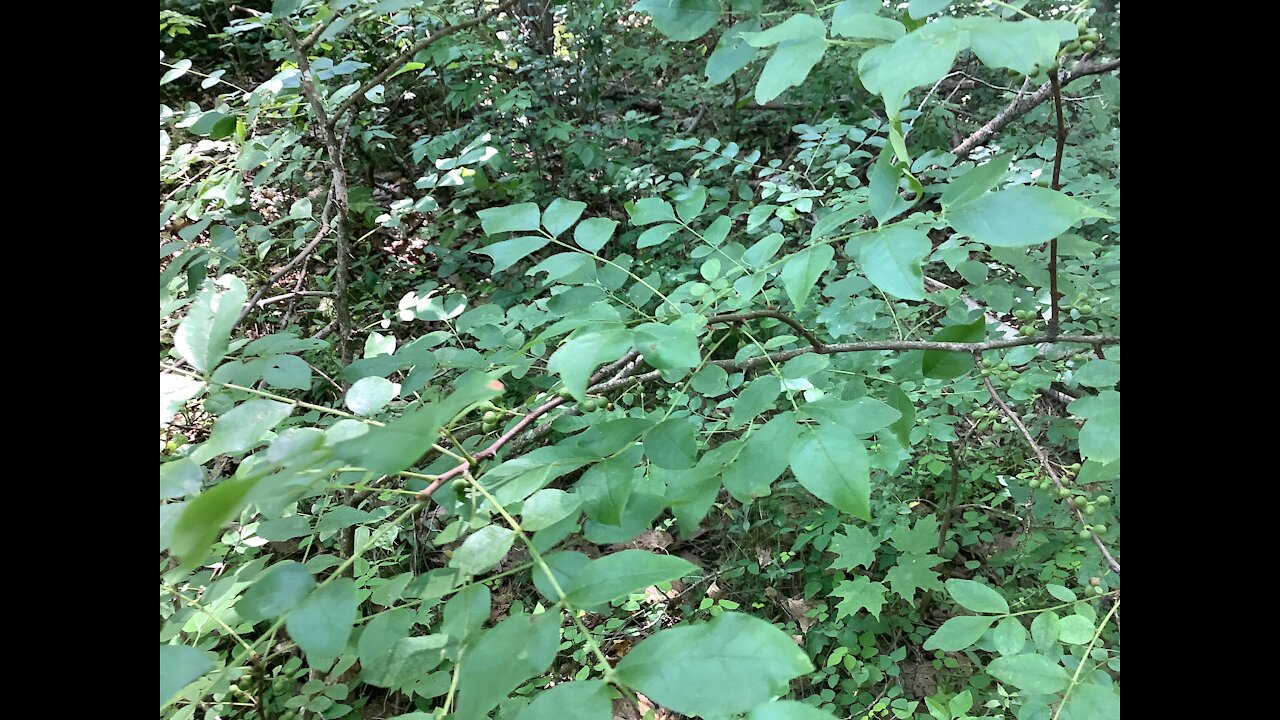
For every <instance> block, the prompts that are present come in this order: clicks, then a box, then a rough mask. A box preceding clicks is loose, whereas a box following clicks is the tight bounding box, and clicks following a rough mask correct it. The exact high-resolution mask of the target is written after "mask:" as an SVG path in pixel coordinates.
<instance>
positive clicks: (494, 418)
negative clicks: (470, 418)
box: [481, 410, 498, 423]
mask: <svg viewBox="0 0 1280 720" xmlns="http://www.w3.org/2000/svg"><path fill="white" fill-rule="evenodd" d="M481 419H482V420H484V421H485V422H487V423H496V422H498V413H496V412H494V411H492V410H490V411H489V412H487V413H485V414H484V417H483V418H481Z"/></svg>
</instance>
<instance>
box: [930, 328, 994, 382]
mask: <svg viewBox="0 0 1280 720" xmlns="http://www.w3.org/2000/svg"><path fill="white" fill-rule="evenodd" d="M986 336H987V321H986V319H984V318H981V317H980V318H978V319H977V320H974V321H973V322H971V323H969V324H968V325H952V326H950V327H945V328H943V329H941V330H939V331H938V332H936V333H934V334H933V337H931V338H929V339H930V340H932V341H934V342H963V343H976V342H982V340H983V339H984V338H985V337H986ZM972 368H973V355H972V354H971V353H967V352H950V351H948V350H926V351H924V357H923V358H921V360H920V369H921V370H923V371H924V376H925V377H930V378H937V379H940V380H950V379H952V378H958V377H960V376H961V375H964V374H965V373H967V372H969V370H971V369H972Z"/></svg>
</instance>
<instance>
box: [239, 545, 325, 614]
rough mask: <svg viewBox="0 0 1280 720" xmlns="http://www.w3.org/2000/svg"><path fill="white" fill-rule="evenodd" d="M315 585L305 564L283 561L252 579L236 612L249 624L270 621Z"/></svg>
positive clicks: (301, 598) (290, 606) (300, 599)
mask: <svg viewBox="0 0 1280 720" xmlns="http://www.w3.org/2000/svg"><path fill="white" fill-rule="evenodd" d="M315 586H316V581H315V578H313V577H312V576H311V571H310V570H308V569H307V568H306V566H304V565H301V564H299V563H297V562H295V561H293V560H282V561H280V562H278V563H276V564H275V565H272V566H271V567H269V568H267V570H266V572H264V573H263V574H262V575H260V576H258V578H257V579H256V580H254V582H253V585H252V586H250V587H249V589H248V590H246V591H245V593H244V595H241V596H240V601H239V602H238V603H236V612H238V613H240V617H243V618H244V619H245V620H248V621H249V622H251V623H256V622H261V621H263V620H270V619H272V618H274V617H279V616H280V615H283V614H284V613H286V612H289V611H290V610H292V609H293V608H294V606H296V605H297V604H298V603H300V602H302V600H303V599H304V598H306V597H307V595H308V594H309V593H310V592H311V591H312V589H314V588H315Z"/></svg>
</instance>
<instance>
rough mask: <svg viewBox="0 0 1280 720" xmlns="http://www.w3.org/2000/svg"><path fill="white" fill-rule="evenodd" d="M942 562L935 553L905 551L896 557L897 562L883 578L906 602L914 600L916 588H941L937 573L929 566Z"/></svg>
mask: <svg viewBox="0 0 1280 720" xmlns="http://www.w3.org/2000/svg"><path fill="white" fill-rule="evenodd" d="M940 562H942V558H940V557H938V556H937V555H916V554H914V553H907V554H906V555H902V556H900V557H899V558H898V564H897V565H894V566H893V567H892V568H890V569H889V572H887V573H885V580H886V581H887V582H888V583H889V585H890V587H892V588H893V591H894V592H895V593H897V594H898V596H899V597H902V598H903V599H904V600H906V601H908V602H914V601H915V597H916V591H917V590H941V589H942V583H940V582H938V573H936V572H934V571H932V570H930V569H929V568H931V567H933V566H934V565H937V564H938V563H940Z"/></svg>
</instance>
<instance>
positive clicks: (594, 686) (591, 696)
mask: <svg viewBox="0 0 1280 720" xmlns="http://www.w3.org/2000/svg"><path fill="white" fill-rule="evenodd" d="M612 718H613V701H612V700H610V699H609V686H608V684H606V683H605V681H603V680H578V681H576V682H567V683H560V684H559V685H556V686H555V687H553V688H551V689H550V690H547V691H546V692H543V693H539V694H538V696H537V697H535V698H534V699H533V702H531V703H529V704H528V705H526V706H525V708H524V709H523V710H521V711H520V713H519V714H518V715H516V717H515V720H612Z"/></svg>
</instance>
